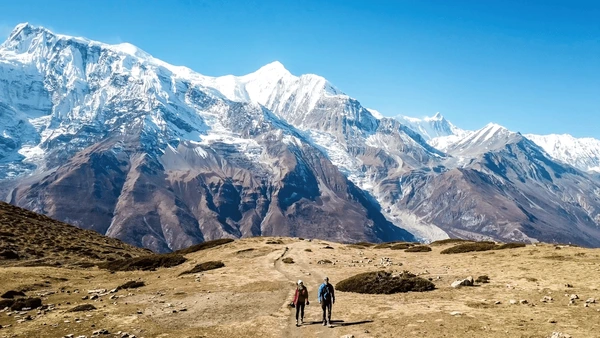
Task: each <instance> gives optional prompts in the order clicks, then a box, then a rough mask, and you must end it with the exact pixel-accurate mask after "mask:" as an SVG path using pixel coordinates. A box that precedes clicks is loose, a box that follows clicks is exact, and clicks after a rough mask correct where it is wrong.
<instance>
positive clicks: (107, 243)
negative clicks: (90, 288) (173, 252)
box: [0, 202, 150, 266]
mask: <svg viewBox="0 0 600 338" xmlns="http://www.w3.org/2000/svg"><path fill="white" fill-rule="evenodd" d="M148 253H150V252H149V251H148V250H145V249H140V248H136V247H134V246H131V245H129V244H125V243H123V242H121V241H120V240H118V239H114V238H110V237H106V236H102V235H100V234H98V233H96V232H95V231H91V230H83V229H80V228H77V227H74V226H71V225H68V224H65V223H62V222H59V221H56V220H53V219H51V218H49V217H46V216H43V215H40V214H36V213H34V212H31V211H28V210H26V209H22V208H19V207H15V206H13V205H10V204H7V203H4V202H0V266H24V265H25V266H35V265H49V266H53V265H55V266H60V265H68V266H78V265H79V266H81V265H84V266H89V265H93V264H96V263H99V262H105V261H109V260H114V259H119V258H124V257H137V256H141V255H147V254H148Z"/></svg>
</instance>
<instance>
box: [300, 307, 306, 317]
mask: <svg viewBox="0 0 600 338" xmlns="http://www.w3.org/2000/svg"><path fill="white" fill-rule="evenodd" d="M304 305H305V304H302V305H300V306H301V308H300V320H302V321H304Z"/></svg>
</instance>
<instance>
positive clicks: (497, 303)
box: [494, 300, 502, 305]
mask: <svg viewBox="0 0 600 338" xmlns="http://www.w3.org/2000/svg"><path fill="white" fill-rule="evenodd" d="M494 304H496V305H500V304H502V302H501V301H499V300H497V301H495V302H494Z"/></svg>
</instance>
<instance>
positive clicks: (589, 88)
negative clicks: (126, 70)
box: [0, 0, 600, 138]
mask: <svg viewBox="0 0 600 338" xmlns="http://www.w3.org/2000/svg"><path fill="white" fill-rule="evenodd" d="M25 21H28V22H30V23H31V24H34V25H42V26H45V27H47V28H49V29H51V30H54V31H55V32H57V33H62V34H70V35H77V36H84V37H87V38H90V39H93V40H100V41H103V42H107V43H119V42H129V43H132V44H134V45H136V46H138V47H140V48H141V49H143V50H145V51H147V52H149V53H150V54H152V55H154V56H155V57H157V58H160V59H163V60H165V61H167V62H169V63H172V64H176V65H185V66H188V67H190V68H192V69H194V70H195V71H197V72H200V73H202V74H206V75H225V74H235V75H242V74H246V73H249V72H252V71H254V70H256V69H258V68H259V67H260V66H262V65H264V64H266V63H269V62H271V61H274V60H279V61H280V62H282V63H283V64H284V65H285V66H286V68H288V69H289V70H290V71H291V72H292V73H294V74H303V73H316V74H319V75H322V76H324V77H326V78H327V79H329V80H330V81H331V82H332V83H333V84H334V85H335V86H336V87H338V88H339V89H341V90H342V91H344V92H346V93H347V94H349V95H351V96H353V97H355V98H357V99H358V100H359V101H360V102H361V103H363V105H364V106H366V107H370V108H374V109H377V110H379V111H380V112H381V113H383V114H384V115H388V116H393V115H398V114H404V115H408V116H415V117H421V116H425V115H433V114H435V113H436V112H438V111H439V112H441V113H442V114H443V115H444V116H446V118H448V119H449V120H450V121H452V122H453V123H454V124H456V125H458V126H459V127H461V128H464V129H478V128H480V127H482V126H484V125H485V124H487V123H488V122H495V123H499V124H502V125H504V126H506V127H508V128H509V129H511V130H515V131H520V132H522V133H539V134H547V133H570V134H573V135H574V136H577V137H583V136H593V137H596V138H600V1H599V0H592V1H583V0H571V1H569V0H563V1H556V0H536V1H532V0H518V1H516V0H472V1H467V0H452V1H449V0H438V1H434V0H432V1H427V0H415V1H409V0H396V1H391V0H390V1H383V0H361V1H354V0H337V1H334V0H331V1H328V0H319V1H313V0H273V1H271V0H240V1H238V0H212V1H209V0H170V1H166V0H165V1H152V0H144V1H142V0H135V1H134V0H102V1H86V0H77V1H74V0H64V1H31V0H18V1H0V34H1V35H3V36H4V37H6V36H7V35H8V33H9V32H10V31H11V30H12V28H13V27H14V26H15V25H16V24H17V23H20V22H25Z"/></svg>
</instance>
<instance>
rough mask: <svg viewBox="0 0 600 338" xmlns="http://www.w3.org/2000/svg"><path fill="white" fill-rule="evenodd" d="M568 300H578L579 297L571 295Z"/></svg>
mask: <svg viewBox="0 0 600 338" xmlns="http://www.w3.org/2000/svg"><path fill="white" fill-rule="evenodd" d="M569 298H570V299H571V300H576V299H579V296H578V295H575V294H573V295H571V296H570V297H569Z"/></svg>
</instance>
